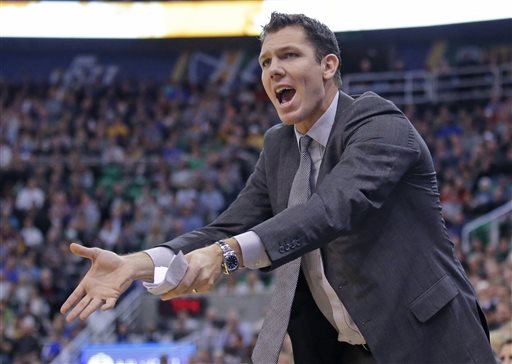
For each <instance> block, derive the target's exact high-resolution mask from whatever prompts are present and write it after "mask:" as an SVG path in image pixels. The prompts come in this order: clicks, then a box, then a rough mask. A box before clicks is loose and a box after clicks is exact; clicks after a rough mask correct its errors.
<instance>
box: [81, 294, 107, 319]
mask: <svg viewBox="0 0 512 364" xmlns="http://www.w3.org/2000/svg"><path fill="white" fill-rule="evenodd" d="M101 305H103V300H102V299H100V298H93V300H92V301H91V302H90V303H89V304H88V305H87V307H86V308H85V309H84V310H83V311H82V313H81V314H80V320H85V319H86V318H87V317H89V316H90V315H91V314H92V313H93V312H94V311H96V310H98V309H99V308H100V306H101Z"/></svg>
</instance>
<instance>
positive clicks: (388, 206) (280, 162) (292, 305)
mask: <svg viewBox="0 0 512 364" xmlns="http://www.w3.org/2000/svg"><path fill="white" fill-rule="evenodd" d="M261 39H262V48H261V53H260V58H259V60H260V65H261V68H262V76H261V78H262V82H263V85H264V88H265V90H266V92H267V94H268V96H269V98H270V100H271V101H272V103H273V104H274V106H275V108H276V110H277V112H278V114H279V117H280V119H281V120H282V124H280V125H277V126H275V127H273V128H271V129H270V130H268V132H267V133H266V134H265V141H264V148H263V151H262V153H261V155H260V158H259V160H258V162H257V165H256V167H255V171H254V173H253V174H252V175H251V177H250V178H249V180H248V182H247V185H246V187H245V188H244V189H243V190H242V192H241V193H240V195H239V196H238V198H237V199H236V200H235V201H234V202H233V204H232V205H231V206H230V207H229V208H228V209H227V210H226V211H225V212H223V213H222V214H221V215H220V216H219V217H218V218H217V219H215V221H214V222H212V223H211V224H210V225H208V226H206V227H204V228H201V229H198V230H196V231H193V232H190V233H187V234H185V235H182V236H179V237H177V238H175V239H173V240H171V241H169V242H167V243H165V244H163V245H161V246H159V247H157V248H154V249H151V250H149V251H146V252H143V253H136V254H132V255H128V256H122V257H121V256H118V255H116V254H114V253H112V252H108V251H104V250H101V249H98V248H92V249H90V248H85V247H82V246H79V245H76V244H73V245H72V246H71V250H72V252H73V253H75V254H77V255H80V256H83V257H86V258H89V259H91V260H92V262H93V264H92V267H91V269H90V270H89V272H88V273H87V275H86V276H85V277H84V279H83V280H82V282H81V283H80V284H79V286H78V287H77V288H76V290H75V291H74V292H73V294H72V295H71V296H70V297H69V298H68V300H67V301H66V302H65V303H64V305H63V307H62V310H61V311H62V312H63V313H66V312H68V311H69V310H71V312H70V313H69V315H68V320H71V319H73V318H75V317H76V316H80V317H81V318H82V319H84V318H86V317H88V316H89V315H90V314H91V313H92V312H93V311H95V310H96V309H98V308H101V309H109V308H111V307H113V305H114V304H115V302H116V300H117V298H118V297H119V295H120V294H121V293H122V292H123V291H124V290H125V289H126V288H127V287H128V286H129V284H130V283H131V282H132V281H133V280H134V279H149V280H150V279H152V277H153V269H154V266H155V265H156V266H160V265H167V264H168V262H169V261H170V259H171V258H172V256H173V255H174V254H176V253H177V252H178V251H180V250H181V251H183V252H184V253H187V255H186V258H187V261H188V264H189V266H188V270H187V272H186V274H185V276H184V277H183V279H182V280H181V282H180V284H179V285H178V286H177V287H176V288H175V289H173V290H171V291H169V292H167V293H165V294H164V295H162V298H163V299H171V298H173V297H176V296H179V295H183V294H188V293H192V292H198V291H199V292H206V291H208V290H210V289H211V288H212V286H213V285H214V283H215V281H216V280H217V279H218V277H219V275H220V274H221V270H223V271H224V272H225V273H227V274H229V273H231V272H232V271H234V270H236V269H240V268H241V267H246V268H251V269H265V270H276V276H277V283H276V291H275V292H274V295H275V296H274V298H273V301H272V302H273V306H272V307H270V308H269V312H268V315H267V318H266V320H265V323H264V325H263V328H262V331H261V333H260V337H259V339H258V342H257V345H256V348H255V351H254V354H253V361H254V362H255V363H257V364H267V363H271V362H276V360H277V355H278V352H279V348H280V346H281V344H282V340H283V336H284V332H285V331H288V333H289V334H290V337H291V340H292V345H293V351H294V358H295V362H296V363H331V362H332V363H375V362H378V363H492V362H494V357H493V353H492V350H491V347H490V345H489V341H488V331H487V325H486V322H485V318H484V316H483V314H482V311H481V310H480V307H479V305H478V302H477V300H476V297H475V293H474V291H473V288H472V287H471V285H470V283H469V281H468V279H467V277H466V275H465V273H464V271H463V268H462V266H461V264H460V263H459V261H458V260H457V258H456V257H455V254H454V248H453V244H452V243H451V242H450V241H449V239H448V235H447V232H446V229H445V227H444V222H443V219H442V216H441V211H440V210H441V209H440V202H439V198H438V191H437V185H436V176H435V172H434V169H433V164H432V160H431V157H430V154H429V151H428V149H427V147H426V145H425V143H424V141H423V140H422V139H421V137H420V136H419V135H418V133H417V131H416V130H415V129H414V128H413V126H412V125H411V123H410V122H409V120H407V118H406V117H405V116H404V115H403V114H402V113H401V112H400V110H398V109H397V108H396V107H395V106H394V105H393V104H392V103H390V102H388V101H386V100H384V99H382V98H380V97H379V96H377V95H375V94H373V93H365V94H363V95H362V96H360V97H358V98H357V99H353V98H351V97H349V96H348V95H346V94H344V93H343V92H341V91H340V86H341V78H340V56H339V48H338V45H337V41H336V38H335V36H334V34H333V33H332V32H331V31H330V30H329V29H328V28H327V27H326V26H325V25H323V24H321V23H319V22H318V21H316V20H314V19H311V18H308V17H305V16H303V15H287V14H278V13H274V14H273V15H272V18H271V20H270V22H269V24H267V25H266V26H265V28H264V29H263V33H262V37H261ZM299 149H300V150H299ZM73 306H74V307H73Z"/></svg>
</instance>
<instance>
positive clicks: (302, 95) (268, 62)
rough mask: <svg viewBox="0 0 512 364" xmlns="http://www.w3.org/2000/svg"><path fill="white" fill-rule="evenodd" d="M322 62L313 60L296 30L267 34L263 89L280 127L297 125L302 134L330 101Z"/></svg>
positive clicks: (263, 51) (308, 46) (262, 59)
mask: <svg viewBox="0 0 512 364" xmlns="http://www.w3.org/2000/svg"><path fill="white" fill-rule="evenodd" d="M324 60H325V58H324V59H323V60H322V61H321V62H318V61H317V60H316V57H315V49H314V48H313V45H312V44H311V43H310V42H309V41H308V40H307V38H306V34H305V32H304V29H302V27H299V26H289V27H286V28H283V29H281V30H279V31H277V32H275V33H269V34H267V35H266V37H265V39H264V41H263V44H262V46H261V52H260V57H259V61H260V66H261V69H262V73H261V81H262V83H263V87H264V88H265V91H266V93H267V95H268V97H269V98H270V101H272V104H273V105H274V107H275V108H276V110H277V113H278V114H279V118H280V119H281V120H282V121H283V123H285V124H287V125H296V127H297V129H298V130H299V131H300V132H302V133H305V132H307V131H308V130H309V128H311V126H312V125H313V124H314V123H315V121H316V120H317V119H318V118H319V117H320V116H321V115H322V114H323V113H324V112H325V110H327V107H328V106H329V104H330V102H331V101H332V98H328V97H326V82H327V81H328V80H327V79H326V73H325V67H324V66H325V64H324ZM329 81H330V82H331V83H332V82H333V80H332V78H329ZM335 89H337V88H335Z"/></svg>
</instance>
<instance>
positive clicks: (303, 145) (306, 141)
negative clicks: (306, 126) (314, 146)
mask: <svg viewBox="0 0 512 364" xmlns="http://www.w3.org/2000/svg"><path fill="white" fill-rule="evenodd" d="M312 140H313V139H311V137H310V136H309V135H303V136H301V137H300V139H299V149H300V152H301V153H307V151H308V148H309V145H310V144H311V141H312Z"/></svg>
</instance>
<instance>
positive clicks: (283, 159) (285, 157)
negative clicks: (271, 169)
mask: <svg viewBox="0 0 512 364" xmlns="http://www.w3.org/2000/svg"><path fill="white" fill-rule="evenodd" d="M283 134H284V137H283V138H282V139H281V143H280V146H279V170H278V171H277V175H278V180H277V184H278V190H277V210H278V211H277V212H281V211H283V210H284V209H286V207H287V206H288V198H289V196H290V190H291V188H292V183H293V178H294V177H295V173H296V172H297V169H298V168H299V162H300V160H299V159H300V156H299V148H298V146H297V140H296V138H295V132H294V129H293V127H292V126H287V127H285V130H284V133H283ZM270 158H272V156H270Z"/></svg>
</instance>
